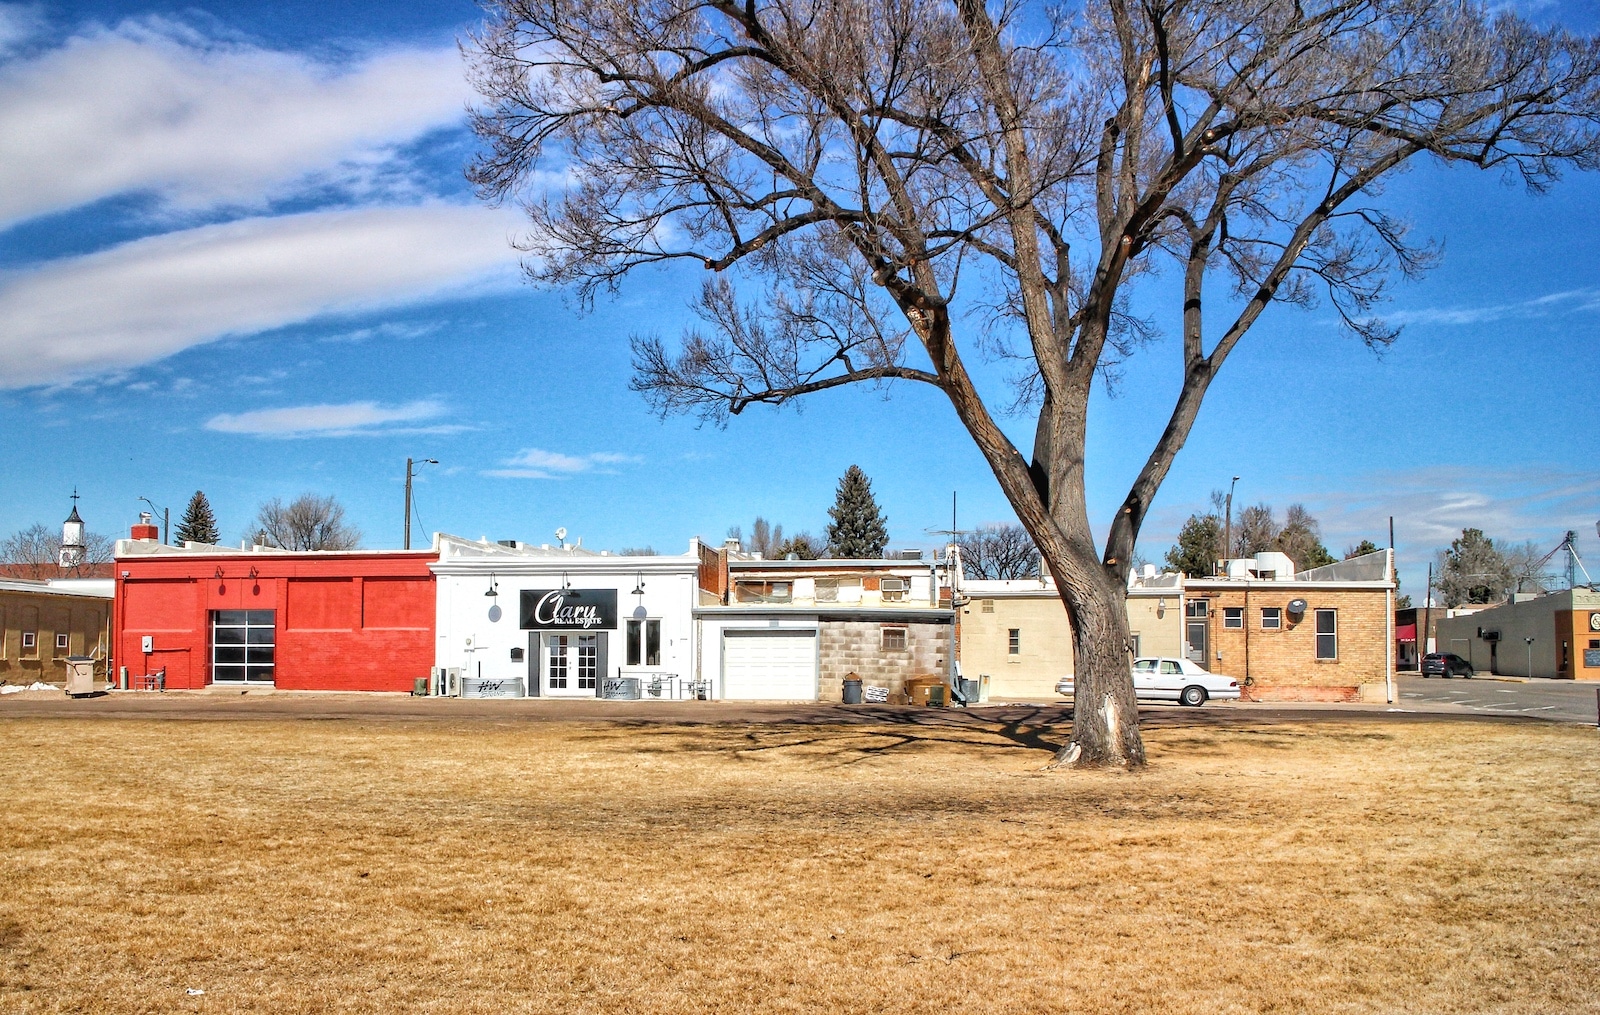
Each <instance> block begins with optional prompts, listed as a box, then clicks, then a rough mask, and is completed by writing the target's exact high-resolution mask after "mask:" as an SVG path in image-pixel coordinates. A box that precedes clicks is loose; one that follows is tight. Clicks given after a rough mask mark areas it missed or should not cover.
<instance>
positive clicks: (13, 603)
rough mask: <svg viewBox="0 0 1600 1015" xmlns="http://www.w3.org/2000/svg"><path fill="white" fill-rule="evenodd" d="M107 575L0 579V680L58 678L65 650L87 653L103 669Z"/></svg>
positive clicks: (62, 676) (107, 640) (62, 678)
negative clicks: (104, 576)
mask: <svg viewBox="0 0 1600 1015" xmlns="http://www.w3.org/2000/svg"><path fill="white" fill-rule="evenodd" d="M111 599H112V583H111V580H110V579H76V580H75V579H64V580H50V581H29V580H25V579H20V578H6V579H0V683H6V684H31V683H34V682H36V681H44V682H45V683H51V684H63V683H65V682H66V679H67V657H68V656H92V657H94V658H95V660H96V666H95V675H96V677H98V678H101V679H103V678H104V677H105V675H106V668H105V667H106V652H107V649H108V647H109V646H110V644H111Z"/></svg>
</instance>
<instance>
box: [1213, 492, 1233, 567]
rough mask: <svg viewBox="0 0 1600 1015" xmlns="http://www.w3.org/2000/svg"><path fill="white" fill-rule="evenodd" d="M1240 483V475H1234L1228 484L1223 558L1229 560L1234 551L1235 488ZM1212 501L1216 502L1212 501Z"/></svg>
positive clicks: (1223, 531)
mask: <svg viewBox="0 0 1600 1015" xmlns="http://www.w3.org/2000/svg"><path fill="white" fill-rule="evenodd" d="M1238 485H1239V477H1238V476H1235V477H1233V482H1231V483H1229V484H1228V506H1227V509H1226V514H1227V521H1226V522H1224V524H1223V530H1222V559H1223V560H1227V559H1228V557H1229V556H1230V555H1231V554H1232V553H1233V488H1234V487H1236V486H1238ZM1212 503H1213V504H1214V503H1216V502H1215V501H1212Z"/></svg>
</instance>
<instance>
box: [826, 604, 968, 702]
mask: <svg viewBox="0 0 1600 1015" xmlns="http://www.w3.org/2000/svg"><path fill="white" fill-rule="evenodd" d="M885 627H904V628H905V629H906V647H905V648H904V649H899V650H895V649H884V648H883V647H882V645H883V629H884V628H885ZM818 628H819V630H818V639H819V643H818V646H817V647H818V650H819V651H820V654H821V662H822V678H821V680H820V682H819V685H820V686H819V688H818V693H819V696H820V698H821V700H822V701H840V700H842V699H843V697H844V678H845V676H846V675H847V674H849V673H855V674H856V675H858V676H859V677H861V681H862V683H863V684H864V685H865V686H867V687H883V688H887V689H888V691H889V700H890V701H892V702H901V703H903V702H904V701H905V700H906V699H905V682H906V678H907V677H915V676H921V675H924V674H934V675H938V676H943V675H944V674H945V670H946V665H945V664H946V660H947V659H948V654H949V647H950V625H949V624H936V623H931V622H928V621H915V620H911V621H883V622H880V621H872V620H823V621H822V622H821V623H820V624H819V625H818Z"/></svg>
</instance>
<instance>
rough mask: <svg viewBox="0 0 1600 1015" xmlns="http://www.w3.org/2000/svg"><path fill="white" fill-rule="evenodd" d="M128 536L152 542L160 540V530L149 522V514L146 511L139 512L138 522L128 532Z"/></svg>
mask: <svg viewBox="0 0 1600 1015" xmlns="http://www.w3.org/2000/svg"><path fill="white" fill-rule="evenodd" d="M129 535H131V536H132V537H133V538H134V539H149V540H152V541H154V540H157V539H160V538H161V530H160V529H159V528H157V527H156V525H155V523H154V522H152V521H151V520H150V513H149V512H148V511H141V512H139V520H138V521H137V522H135V523H134V526H133V528H132V529H130V530H129Z"/></svg>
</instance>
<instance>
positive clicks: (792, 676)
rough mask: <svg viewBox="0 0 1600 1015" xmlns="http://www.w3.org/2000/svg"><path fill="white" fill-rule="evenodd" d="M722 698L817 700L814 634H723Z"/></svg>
mask: <svg viewBox="0 0 1600 1015" xmlns="http://www.w3.org/2000/svg"><path fill="white" fill-rule="evenodd" d="M722 696H723V697H724V698H733V699H736V700H741V701H761V700H779V701H816V700H817V632H815V631H724V632H723V633H722Z"/></svg>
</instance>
